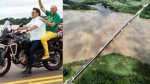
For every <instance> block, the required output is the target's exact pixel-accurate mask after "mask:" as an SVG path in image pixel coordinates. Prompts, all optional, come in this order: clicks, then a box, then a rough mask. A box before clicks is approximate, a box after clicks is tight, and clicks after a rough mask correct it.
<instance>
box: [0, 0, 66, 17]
mask: <svg viewBox="0 0 150 84" xmlns="http://www.w3.org/2000/svg"><path fill="white" fill-rule="evenodd" d="M41 1H42V2H43V5H44V7H45V8H46V9H47V10H50V6H51V5H53V4H55V5H56V6H57V7H58V14H59V15H60V16H61V17H63V4H62V3H63V1H62V0H41ZM33 7H38V8H39V5H38V0H0V19H3V18H6V17H13V18H23V17H30V16H31V11H32V8H33ZM42 15H44V13H42Z"/></svg>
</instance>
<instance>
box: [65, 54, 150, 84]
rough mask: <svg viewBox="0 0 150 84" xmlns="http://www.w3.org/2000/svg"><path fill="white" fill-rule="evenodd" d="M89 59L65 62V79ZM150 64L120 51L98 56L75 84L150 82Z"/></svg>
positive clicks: (135, 83)
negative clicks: (119, 52)
mask: <svg viewBox="0 0 150 84" xmlns="http://www.w3.org/2000/svg"><path fill="white" fill-rule="evenodd" d="M85 61H87V60H84V61H76V62H72V63H69V64H65V65H64V67H63V72H64V80H67V79H68V78H70V77H71V76H72V75H73V74H74V73H75V72H76V71H77V70H78V69H79V68H80V67H81V66H82V65H83V64H84V63H85ZM149 67H150V65H148V64H144V63H141V62H140V61H139V60H137V59H135V58H132V57H128V56H124V55H121V54H118V53H111V54H106V55H103V56H101V57H98V59H96V61H94V62H93V63H92V64H91V65H90V66H89V67H88V68H87V69H86V70H85V72H83V74H82V75H81V76H80V77H79V78H78V79H77V80H76V81H75V84H148V83H149V82H150V71H149V69H150V68H149Z"/></svg>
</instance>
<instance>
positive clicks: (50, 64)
mask: <svg viewBox="0 0 150 84" xmlns="http://www.w3.org/2000/svg"><path fill="white" fill-rule="evenodd" d="M49 53H50V56H51V57H50V58H52V59H53V60H46V61H43V65H44V67H45V68H46V69H48V70H58V69H60V68H61V67H62V64H63V56H62V50H61V49H59V48H55V47H53V48H50V49H49Z"/></svg>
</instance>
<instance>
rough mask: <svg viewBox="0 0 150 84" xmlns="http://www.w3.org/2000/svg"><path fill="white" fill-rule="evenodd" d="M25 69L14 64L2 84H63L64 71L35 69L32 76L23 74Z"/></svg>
mask: <svg viewBox="0 0 150 84" xmlns="http://www.w3.org/2000/svg"><path fill="white" fill-rule="evenodd" d="M21 71H23V69H20V68H18V67H17V66H15V65H14V64H12V66H11V68H10V70H9V72H8V73H7V74H6V75H5V76H3V77H0V84H62V83H63V74H62V69H59V70H56V71H48V70H47V69H45V68H44V67H41V68H33V69H32V74H31V75H24V74H21Z"/></svg>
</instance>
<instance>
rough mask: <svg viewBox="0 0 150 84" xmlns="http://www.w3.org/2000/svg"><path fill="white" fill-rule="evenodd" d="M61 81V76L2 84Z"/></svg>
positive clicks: (42, 83)
mask: <svg viewBox="0 0 150 84" xmlns="http://www.w3.org/2000/svg"><path fill="white" fill-rule="evenodd" d="M61 81H62V82H63V75H57V76H51V77H42V78H35V79H29V80H21V81H15V82H8V83H3V84H46V83H48V84H50V83H54V82H61Z"/></svg>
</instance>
